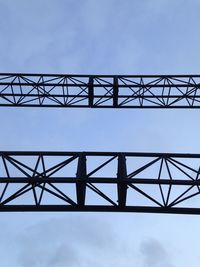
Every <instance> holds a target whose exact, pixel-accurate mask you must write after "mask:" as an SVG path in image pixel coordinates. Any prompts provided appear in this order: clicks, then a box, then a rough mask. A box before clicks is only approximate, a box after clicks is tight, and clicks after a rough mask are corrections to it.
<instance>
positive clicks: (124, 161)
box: [0, 152, 200, 214]
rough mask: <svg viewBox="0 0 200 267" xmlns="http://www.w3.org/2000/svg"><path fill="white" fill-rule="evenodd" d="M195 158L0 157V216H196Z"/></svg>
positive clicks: (198, 159)
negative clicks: (59, 213) (14, 213)
mask: <svg viewBox="0 0 200 267" xmlns="http://www.w3.org/2000/svg"><path fill="white" fill-rule="evenodd" d="M199 174H200V154H163V153H130V152H129V153H117V152H0V211H108V212H109V211H118V212H154V213H176V214H200V205H199V198H200V179H199Z"/></svg>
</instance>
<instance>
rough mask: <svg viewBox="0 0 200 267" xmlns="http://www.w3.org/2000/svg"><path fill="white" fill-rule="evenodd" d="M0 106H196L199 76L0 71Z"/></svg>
mask: <svg viewBox="0 0 200 267" xmlns="http://www.w3.org/2000/svg"><path fill="white" fill-rule="evenodd" d="M0 106H15V107H16V106H26V107H91V108H200V75H133V76H131V75H98V76H96V75H64V74H22V73H1V74H0Z"/></svg>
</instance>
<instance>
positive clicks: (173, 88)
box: [0, 73, 200, 214]
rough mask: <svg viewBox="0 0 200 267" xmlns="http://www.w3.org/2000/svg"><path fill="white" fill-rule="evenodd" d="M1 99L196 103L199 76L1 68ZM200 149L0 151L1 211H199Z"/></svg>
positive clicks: (12, 103)
mask: <svg viewBox="0 0 200 267" xmlns="http://www.w3.org/2000/svg"><path fill="white" fill-rule="evenodd" d="M0 106H8V107H76V108H78V107H81V108H86V107H87V108H189V109H190V108H200V75H134V76H129V75H117V76H116V75H99V76H96V75H63V74H60V75H59V74H22V73H1V74H0ZM199 175H200V154H174V153H173V154H167V153H130V152H127V153H125V152H123V153H122V152H41V151H39V152H13V151H12V152H8V151H7V152H5V151H0V211H104V212H106V211H118V212H150V213H176V214H200V205H199V200H200V196H199V195H200V177H199Z"/></svg>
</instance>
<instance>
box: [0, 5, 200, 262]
mask: <svg viewBox="0 0 200 267" xmlns="http://www.w3.org/2000/svg"><path fill="white" fill-rule="evenodd" d="M199 10H200V0H192V1H186V0H173V1H172V0H143V1H141V0H136V1H132V0H99V1H98V0H76V1H72V0H71V1H70V0H65V1H64V0H59V1H58V0H55V1H54V0H34V1H33V0H29V1H25V0H6V1H2V0H0V63H1V64H0V71H1V72H25V73H34V72H36V73H40V72H41V73H67V74H70V73H71V74H199V69H200V52H199V51H200V50H199V43H200V27H199V26H200V17H199ZM199 115H200V111H198V110H158V109H157V110H130V109H129V110H114V109H113V110H110V109H108V110H106V109H101V110H91V109H39V108H38V109H37V108H23V109H20V108H18V109H14V108H1V109H0V118H1V124H0V127H1V129H0V147H1V148H0V149H1V150H54V151H56V150H58V151H68V150H70V151H83V150H85V151H109V150H110V151H149V152H185V153H186V152H187V153H188V152H194V153H199V151H200V142H199V131H200V126H199ZM199 223H200V217H198V216H184V215H181V216H180V215H179V216H177V215H152V214H134V213H133V214H119V213H118V214H112V213H107V214H103V213H102V214H99V213H93V214H87V213H76V214H74V213H46V214H45V213H34V214H33V213H25V214H22V213H13V214H6V213H1V214H0V226H1V231H0V240H1V241H0V258H1V261H0V262H1V266H3V267H11V266H16V267H18V266H19V267H21V266H22V267H23V266H30V267H46V266H49V267H57V266H61V267H64V266H72V267H73V266H74V267H77V266H80V267H82V266H83V267H88V266H97V267H105V266H111V267H120V266H127V267H129V266H138V267H160V266H163V267H176V266H181V267H186V266H194V267H195V266H199V260H200V256H199V249H198V246H199V232H198V229H199Z"/></svg>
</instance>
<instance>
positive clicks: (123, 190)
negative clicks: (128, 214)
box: [117, 154, 127, 207]
mask: <svg viewBox="0 0 200 267" xmlns="http://www.w3.org/2000/svg"><path fill="white" fill-rule="evenodd" d="M125 178H127V168H126V157H125V155H123V154H120V155H119V156H118V170H117V179H118V181H117V191H118V205H119V207H125V206H126V196H127V184H126V181H125Z"/></svg>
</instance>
